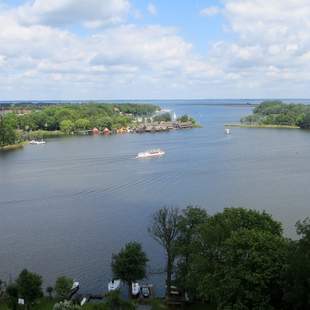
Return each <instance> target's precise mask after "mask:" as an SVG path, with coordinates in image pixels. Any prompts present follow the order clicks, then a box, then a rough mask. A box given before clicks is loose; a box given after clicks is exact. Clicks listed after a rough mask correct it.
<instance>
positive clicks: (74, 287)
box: [69, 281, 80, 299]
mask: <svg viewBox="0 0 310 310" xmlns="http://www.w3.org/2000/svg"><path fill="white" fill-rule="evenodd" d="M79 289H80V283H79V282H77V281H74V282H73V284H72V287H71V290H70V293H69V299H71V298H72V296H73V295H74V294H75V293H76V292H77V291H78V290H79Z"/></svg>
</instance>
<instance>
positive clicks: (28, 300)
mask: <svg viewBox="0 0 310 310" xmlns="http://www.w3.org/2000/svg"><path fill="white" fill-rule="evenodd" d="M16 284H17V289H18V293H19V296H20V297H21V298H23V299H24V300H25V304H26V307H27V309H30V306H31V304H32V303H33V302H34V301H36V299H38V298H40V297H42V296H43V292H42V278H41V276H40V275H38V274H36V273H32V272H30V271H28V270H27V269H24V270H23V271H22V272H21V273H20V274H19V276H18V278H17V280H16Z"/></svg>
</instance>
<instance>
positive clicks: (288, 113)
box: [241, 100, 310, 128]
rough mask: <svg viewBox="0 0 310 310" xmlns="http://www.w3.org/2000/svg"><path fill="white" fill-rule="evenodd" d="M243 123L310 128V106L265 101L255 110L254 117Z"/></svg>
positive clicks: (246, 118) (245, 119)
mask: <svg viewBox="0 0 310 310" xmlns="http://www.w3.org/2000/svg"><path fill="white" fill-rule="evenodd" d="M241 122H242V123H247V124H259V125H284V126H300V127H301V128H310V106H309V105H304V104H285V103H283V102H282V101H278V100H275V101H264V102H262V103H261V104H260V105H258V106H257V107H256V108H255V109H254V110H253V115H249V116H247V117H244V118H242V119H241Z"/></svg>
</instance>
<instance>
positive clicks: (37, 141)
mask: <svg viewBox="0 0 310 310" xmlns="http://www.w3.org/2000/svg"><path fill="white" fill-rule="evenodd" d="M29 143H30V144H45V143H46V142H45V141H44V140H40V141H39V140H31V141H30V142H29Z"/></svg>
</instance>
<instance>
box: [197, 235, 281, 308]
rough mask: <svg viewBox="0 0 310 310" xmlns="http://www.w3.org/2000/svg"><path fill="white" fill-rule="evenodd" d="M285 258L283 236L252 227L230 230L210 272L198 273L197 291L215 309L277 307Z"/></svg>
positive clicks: (279, 305)
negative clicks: (207, 298)
mask: <svg viewBox="0 0 310 310" xmlns="http://www.w3.org/2000/svg"><path fill="white" fill-rule="evenodd" d="M286 257H287V242H286V240H285V239H284V238H283V237H280V236H277V235H273V234H271V233H270V232H267V231H261V230H255V229H252V230H246V229H244V230H240V231H238V232H234V233H232V235H231V236H230V238H228V239H227V240H225V242H224V243H223V244H222V246H221V247H220V248H219V253H218V256H217V257H216V260H215V264H214V269H213V270H212V273H206V274H201V281H200V284H199V290H200V292H201V293H202V294H203V295H204V296H211V298H212V301H213V302H215V304H216V305H217V307H218V309H236V310H237V309H240V310H241V309H253V310H260V309H279V308H280V309H281V301H282V295H283V292H282V289H281V283H282V281H281V275H282V273H283V272H284V271H285V266H286ZM206 263H207V262H206Z"/></svg>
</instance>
